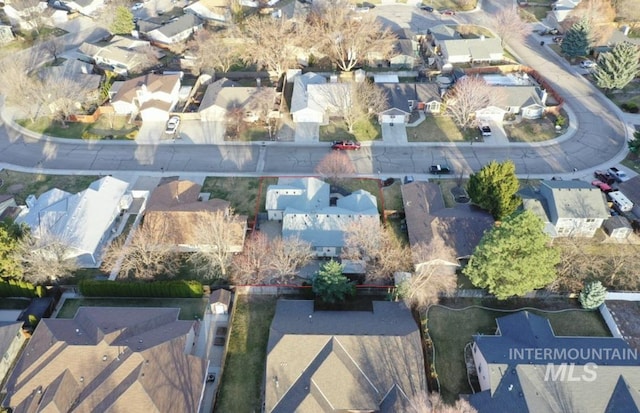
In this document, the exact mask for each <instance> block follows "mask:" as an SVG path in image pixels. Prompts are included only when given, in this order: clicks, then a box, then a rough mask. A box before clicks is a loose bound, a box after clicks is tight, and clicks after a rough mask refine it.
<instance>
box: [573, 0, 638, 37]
mask: <svg viewBox="0 0 640 413" xmlns="http://www.w3.org/2000/svg"><path fill="white" fill-rule="evenodd" d="M636 7H637V5H636ZM615 17H616V11H615V9H614V8H613V5H612V4H611V1H610V0H582V1H581V2H580V3H579V4H578V5H577V6H576V7H575V8H574V9H573V11H572V12H571V13H570V15H569V17H568V18H566V19H564V21H563V22H562V27H563V29H564V31H565V32H566V31H568V30H569V29H570V28H571V26H573V24H574V23H576V22H578V21H580V20H581V19H582V18H585V19H587V22H588V24H589V26H590V27H591V36H592V42H594V43H593V45H596V46H597V45H600V44H605V42H606V41H608V40H609V38H610V36H611V32H612V31H613V30H614V28H615V27H614V25H613V21H614V19H615Z"/></svg>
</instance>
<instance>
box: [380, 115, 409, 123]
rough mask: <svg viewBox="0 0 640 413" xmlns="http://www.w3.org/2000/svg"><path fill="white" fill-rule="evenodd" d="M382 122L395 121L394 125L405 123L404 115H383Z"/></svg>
mask: <svg viewBox="0 0 640 413" xmlns="http://www.w3.org/2000/svg"><path fill="white" fill-rule="evenodd" d="M381 121H382V123H393V124H394V125H403V124H404V115H382V119H381Z"/></svg>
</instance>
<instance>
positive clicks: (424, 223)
mask: <svg viewBox="0 0 640 413" xmlns="http://www.w3.org/2000/svg"><path fill="white" fill-rule="evenodd" d="M400 190H401V193H402V202H403V205H404V211H405V218H406V222H407V232H408V234H409V244H410V245H411V248H412V249H413V250H414V257H413V259H414V264H415V266H416V268H419V267H421V266H423V265H425V264H428V265H437V266H438V267H439V269H440V270H441V271H444V272H448V273H455V271H456V269H457V268H458V267H460V262H461V260H464V259H467V258H469V257H470V256H471V254H472V253H473V250H474V249H475V248H476V246H477V245H478V244H479V243H480V240H481V239H482V236H483V235H484V233H485V232H486V231H488V230H489V229H491V227H492V226H493V224H494V220H493V218H492V217H491V215H490V214H488V213H487V212H485V211H482V210H480V209H478V208H476V207H474V206H471V205H468V204H458V205H456V206H455V207H453V208H446V207H445V204H444V198H443V196H442V190H441V189H440V186H439V185H438V184H435V183H431V182H419V181H415V182H412V183H409V184H405V185H402V186H401V187H400Z"/></svg>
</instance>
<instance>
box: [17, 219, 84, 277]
mask: <svg viewBox="0 0 640 413" xmlns="http://www.w3.org/2000/svg"><path fill="white" fill-rule="evenodd" d="M70 253H71V249H70V248H69V244H68V243H67V242H65V241H64V240H62V239H59V238H57V237H56V236H54V235H53V234H51V233H50V232H47V231H40V232H39V233H38V235H37V236H35V235H33V234H30V233H26V234H25V235H24V236H23V237H22V239H21V240H20V247H19V249H18V254H20V261H21V263H22V267H23V272H24V278H25V279H26V280H27V281H29V282H31V283H33V284H43V283H46V282H48V281H57V280H59V279H62V278H65V277H67V276H69V275H70V274H71V273H72V272H73V271H75V270H76V269H77V268H78V265H77V262H76V260H75V258H71V257H70Z"/></svg>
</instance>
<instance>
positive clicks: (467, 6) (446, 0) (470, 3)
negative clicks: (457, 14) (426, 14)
mask: <svg viewBox="0 0 640 413" xmlns="http://www.w3.org/2000/svg"><path fill="white" fill-rule="evenodd" d="M422 4H424V5H425V6H431V7H433V8H434V9H436V10H444V9H451V10H458V11H468V10H473V9H474V8H475V7H476V0H467V1H461V0H428V1H423V2H422Z"/></svg>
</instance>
